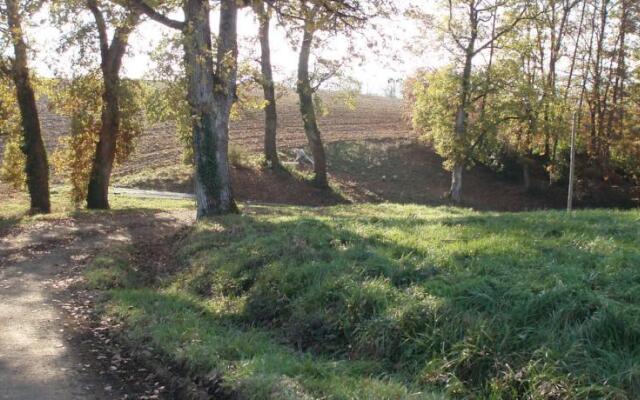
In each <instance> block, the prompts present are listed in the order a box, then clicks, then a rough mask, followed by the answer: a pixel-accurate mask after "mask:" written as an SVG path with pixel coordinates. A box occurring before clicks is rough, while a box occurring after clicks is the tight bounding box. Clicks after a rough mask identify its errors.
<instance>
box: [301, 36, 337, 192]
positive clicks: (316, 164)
mask: <svg viewBox="0 0 640 400" xmlns="http://www.w3.org/2000/svg"><path fill="white" fill-rule="evenodd" d="M306 25H307V26H306V27H305V30H304V34H303V37H302V45H301V46H300V57H299V60H298V82H297V91H298V97H299V99H300V113H301V114H302V122H303V123H304V132H305V134H306V136H307V140H308V141H309V147H310V148H311V154H312V155H313V170H314V173H315V177H314V183H315V185H316V186H318V187H321V188H327V187H328V186H329V182H328V180H327V160H326V155H325V152H324V146H323V145H322V138H321V135H320V129H319V128H318V123H317V120H316V111H315V107H314V105H313V88H312V87H311V80H310V78H309V57H310V55H311V45H312V44H313V28H312V27H311V26H310V25H311V24H306Z"/></svg>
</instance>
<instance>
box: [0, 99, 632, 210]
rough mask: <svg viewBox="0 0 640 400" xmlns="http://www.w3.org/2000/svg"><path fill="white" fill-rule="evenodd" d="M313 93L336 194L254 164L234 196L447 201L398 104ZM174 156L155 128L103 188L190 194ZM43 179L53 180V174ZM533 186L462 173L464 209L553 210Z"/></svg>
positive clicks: (244, 132) (241, 140)
mask: <svg viewBox="0 0 640 400" xmlns="http://www.w3.org/2000/svg"><path fill="white" fill-rule="evenodd" d="M323 96H324V99H323V103H324V105H325V106H326V108H327V110H328V114H326V115H323V116H321V117H320V119H319V123H320V128H321V130H322V135H323V138H324V140H325V144H326V148H327V156H328V164H329V173H330V175H331V178H332V181H333V185H334V188H335V189H336V190H337V192H338V193H337V194H327V193H322V192H320V191H318V190H316V189H315V188H313V187H311V186H310V185H308V184H306V183H305V182H303V181H301V180H300V179H299V178H296V177H292V176H289V177H287V176H281V175H278V174H274V173H272V172H270V171H265V170H261V169H259V168H258V169H256V168H234V169H233V171H232V176H233V180H234V188H235V192H236V195H237V197H238V199H240V200H242V201H257V202H272V203H273V202H275V203H284V204H300V205H329V204H337V203H340V202H344V201H355V202H385V201H387V202H396V203H418V204H429V205H441V204H447V201H446V200H444V199H443V194H444V193H445V192H446V191H447V189H448V187H449V183H450V182H449V179H450V178H449V173H448V172H447V171H445V170H444V169H443V168H442V160H441V158H440V157H439V156H438V155H437V154H435V152H434V151H433V149H431V148H430V147H429V146H428V145H426V144H424V143H421V142H419V141H418V138H417V136H416V134H415V133H414V132H412V130H411V128H410V126H409V125H408V123H407V122H406V120H405V118H404V115H405V114H406V110H404V109H403V103H402V101H401V100H398V99H390V98H383V97H378V96H360V97H358V98H357V99H356V103H355V108H350V107H347V106H346V105H345V103H344V102H343V101H341V99H340V98H339V97H338V96H337V95H335V94H333V93H323ZM278 105H279V109H278V122H279V131H278V144H279V149H280V152H281V156H282V158H283V160H285V161H287V160H289V161H291V160H292V157H291V150H292V149H293V148H298V147H300V148H304V147H306V138H305V135H304V132H303V129H302V123H301V119H300V116H299V110H298V104H297V98H296V96H295V95H294V94H293V93H289V94H286V95H284V96H283V97H282V98H281V99H280V100H279V104H278ZM41 114H42V121H43V122H42V125H43V131H44V134H45V142H46V144H47V147H48V148H49V149H50V151H51V150H52V149H54V148H55V147H56V144H57V142H58V137H59V136H60V135H62V134H64V133H65V132H66V129H67V127H68V121H66V120H65V118H63V117H60V116H57V115H55V114H53V113H51V112H50V111H48V110H47V108H46V106H45V105H44V104H41ZM263 126H264V124H263V114H262V111H260V110H254V111H251V112H245V113H244V114H243V115H241V116H240V118H239V119H238V120H235V121H233V122H232V124H231V132H230V138H231V145H232V147H235V148H238V149H241V150H242V151H243V152H245V153H249V154H257V153H260V152H261V149H262V141H263ZM0 145H1V144H0ZM0 154H1V153H0ZM182 160H183V157H182V144H181V143H179V141H178V139H177V138H176V135H175V134H174V127H173V126H172V124H160V125H156V126H153V127H151V128H149V129H147V130H146V131H145V133H144V134H143V135H142V137H141V138H140V139H139V142H138V143H137V145H136V150H135V151H134V153H133V154H132V156H131V157H130V159H129V160H128V161H127V162H125V163H124V164H123V165H119V166H116V168H115V170H114V179H113V182H114V184H115V185H119V186H127V187H136V188H141V189H156V190H169V191H179V192H191V191H192V187H193V184H192V181H191V170H190V168H189V167H188V166H185V165H184V164H183V161H182ZM307 172H308V171H307ZM302 173H303V174H304V173H305V171H302ZM53 179H54V182H58V183H59V182H61V179H60V177H56V176H53ZM538 186H539V187H540V188H541V189H540V190H538V191H534V192H524V191H523V190H522V188H521V186H520V184H519V183H518V182H517V181H511V182H507V181H505V180H504V179H502V178H500V177H499V176H497V175H496V174H495V173H493V172H491V171H489V170H487V169H484V168H480V167H476V168H473V169H471V170H470V171H468V172H467V173H465V178H464V188H463V196H464V205H465V206H469V207H473V208H475V209H479V210H512V211H515V210H531V209H541V208H559V207H562V206H563V204H564V201H565V200H564V198H565V193H564V189H563V188H549V187H548V185H547V184H546V183H545V182H544V177H539V181H538ZM598 190H599V191H602V192H601V193H600V192H598V193H597V196H595V198H594V196H592V197H590V198H579V199H578V204H577V205H578V206H589V205H591V206H609V207H611V206H614V207H615V206H624V207H629V206H633V205H637V204H638V203H640V191H638V193H637V194H636V195H631V196H630V195H629V192H628V189H625V188H610V187H609V185H602V184H601V185H600V189H598ZM632 198H633V199H635V200H633V199H632Z"/></svg>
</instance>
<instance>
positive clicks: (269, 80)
mask: <svg viewBox="0 0 640 400" xmlns="http://www.w3.org/2000/svg"><path fill="white" fill-rule="evenodd" d="M255 10H256V14H258V19H259V21H260V32H259V37H260V49H261V57H260V68H261V70H262V90H263V92H264V100H265V102H266V105H265V108H264V156H265V159H266V160H267V164H268V165H269V166H270V167H271V168H273V169H277V168H279V167H280V160H279V159H278V149H277V146H276V133H277V129H278V114H277V109H276V93H275V85H274V82H273V71H272V69H271V49H270V48H269V20H270V15H269V9H268V6H267V5H266V4H265V3H261V4H257V5H256V6H255Z"/></svg>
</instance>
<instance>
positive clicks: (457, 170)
mask: <svg viewBox="0 0 640 400" xmlns="http://www.w3.org/2000/svg"><path fill="white" fill-rule="evenodd" d="M463 168H464V167H463V166H462V165H460V164H456V165H455V166H454V167H453V170H452V171H451V189H450V190H449V195H450V196H451V200H453V201H454V202H456V203H460V201H462V170H463Z"/></svg>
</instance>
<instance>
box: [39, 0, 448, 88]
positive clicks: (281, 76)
mask: <svg viewBox="0 0 640 400" xmlns="http://www.w3.org/2000/svg"><path fill="white" fill-rule="evenodd" d="M410 1H412V0H399V1H398V2H397V3H398V4H399V6H401V7H403V6H406V5H408V4H409V2H410ZM419 3H421V4H422V5H424V6H425V7H427V8H431V4H432V3H433V0H422V1H420V0H419ZM430 3H431V4H430ZM214 16H215V13H214ZM212 19H213V20H212V29H213V30H214V32H215V31H216V30H217V20H216V18H215V17H214V18H212ZM274 22H275V21H272V26H271V51H272V57H271V59H272V63H273V67H274V72H275V74H276V79H277V80H285V79H287V78H290V77H292V76H294V74H295V72H296V68H297V54H296V51H295V50H294V49H292V48H291V45H290V43H289V40H288V39H286V36H285V32H284V31H283V29H282V28H281V27H279V26H275V25H276V24H275V23H274ZM379 27H380V28H379V29H383V30H384V31H385V32H386V33H387V34H388V35H389V36H390V38H389V39H388V40H387V42H386V45H385V46H384V47H383V48H379V49H377V51H375V52H371V54H368V55H367V56H365V58H364V63H363V64H362V65H349V66H348V67H347V73H348V74H349V75H350V76H352V77H353V78H355V79H357V80H358V81H359V82H360V83H361V85H362V91H363V92H364V93H367V94H369V93H371V94H382V93H383V92H384V89H385V88H386V87H387V81H388V79H390V78H392V79H398V78H403V77H405V76H407V75H408V74H410V73H411V72H413V71H415V70H416V69H417V68H420V67H433V66H438V65H441V64H443V63H444V62H445V60H446V59H447V55H446V53H445V52H444V51H443V50H440V49H439V48H438V47H435V46H434V45H433V43H434V42H435V41H434V40H431V42H432V46H430V48H429V49H428V50H429V51H426V52H425V53H424V54H422V55H416V54H414V53H412V52H411V51H409V50H408V49H407V48H408V46H409V45H411V44H413V43H415V42H416V40H417V37H418V36H419V29H418V27H417V25H416V23H415V21H412V20H410V19H408V18H405V17H403V16H398V17H395V18H393V19H392V20H384V21H383V22H381V23H380V24H379ZM257 29H258V28H257V23H256V21H255V18H254V16H253V14H252V12H251V11H250V10H249V9H243V10H240V13H239V17H238V35H239V43H240V56H241V57H243V56H245V57H248V56H250V54H249V53H251V50H250V49H249V48H248V47H253V49H254V50H253V51H254V52H255V53H254V55H255V56H257V55H258V54H259V46H258V44H257V43H256V42H255V37H256V33H257ZM169 31H170V29H169V28H165V27H164V26H162V25H160V24H158V23H155V22H153V21H145V22H144V23H142V24H141V25H140V26H139V27H138V28H137V29H136V31H135V33H134V34H133V35H132V37H131V39H130V51H129V53H128V54H127V56H126V57H125V60H124V64H123V67H124V69H123V72H124V75H126V76H129V77H132V78H139V77H143V76H145V75H146V76H148V72H149V71H150V70H151V69H152V68H153V64H152V63H151V61H150V59H149V57H148V55H147V54H146V52H147V51H149V49H151V48H153V47H155V45H156V44H157V43H158V42H159V40H160V39H161V38H162V34H163V32H169ZM30 33H31V35H30V37H31V40H32V46H33V48H34V49H35V50H36V51H35V54H36V55H35V63H34V65H35V69H36V70H37V71H38V72H39V73H41V74H43V75H45V76H52V75H54V71H55V70H62V71H65V70H69V69H70V67H71V65H69V64H70V61H69V59H66V58H60V57H58V56H56V53H55V48H56V46H57V43H58V42H59V38H60V33H59V32H58V31H57V30H56V29H55V28H53V27H52V26H51V25H50V24H48V23H46V22H45V23H44V24H43V25H41V26H39V27H38V28H35V29H34V30H33V31H32V32H30ZM368 34H372V32H369V33H368ZM356 37H357V36H356ZM422 39H424V38H422ZM360 41H361V42H364V40H360ZM427 42H428V41H427ZM251 43H253V46H252V45H251ZM362 45H363V46H364V43H362ZM345 52H346V43H345V39H343V38H342V39H341V38H334V39H332V41H331V42H330V44H329V46H328V50H327V53H325V54H323V56H329V57H337V58H341V57H344V56H345V55H347V54H345ZM52 55H54V57H52Z"/></svg>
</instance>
